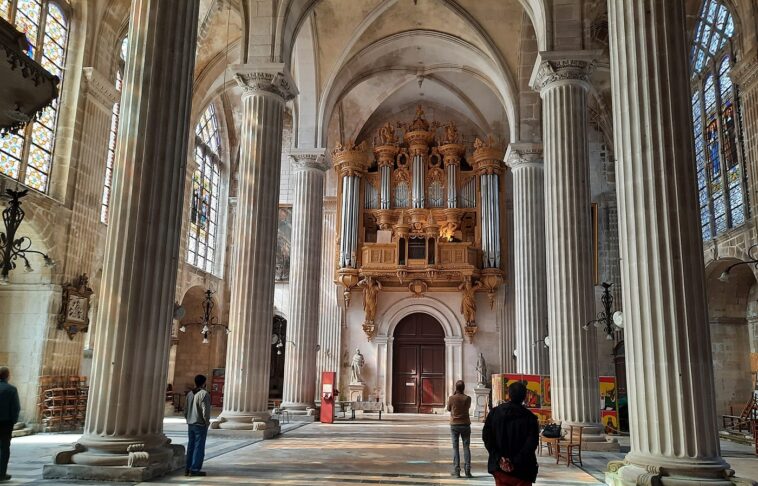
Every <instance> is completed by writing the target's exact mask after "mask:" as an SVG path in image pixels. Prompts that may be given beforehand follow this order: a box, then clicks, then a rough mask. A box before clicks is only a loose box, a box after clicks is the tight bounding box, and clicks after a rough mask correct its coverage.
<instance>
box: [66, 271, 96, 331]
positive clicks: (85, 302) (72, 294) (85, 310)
mask: <svg viewBox="0 0 758 486" xmlns="http://www.w3.org/2000/svg"><path fill="white" fill-rule="evenodd" d="M88 285H89V278H88V277H87V274H86V273H85V274H83V275H81V276H79V277H77V278H76V279H75V280H74V281H73V282H72V283H70V284H68V285H65V286H64V287H63V298H62V302H61V310H60V313H59V314H58V329H62V330H64V331H66V333H67V334H68V337H69V339H74V336H76V333H78V332H87V330H88V329H89V300H90V297H91V296H92V293H93V292H92V289H91V288H89V286H88Z"/></svg>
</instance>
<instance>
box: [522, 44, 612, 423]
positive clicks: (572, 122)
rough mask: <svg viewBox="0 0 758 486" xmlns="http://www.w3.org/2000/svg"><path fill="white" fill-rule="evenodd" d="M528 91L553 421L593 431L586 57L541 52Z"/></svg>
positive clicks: (596, 410) (596, 404)
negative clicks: (540, 168) (536, 150)
mask: <svg viewBox="0 0 758 486" xmlns="http://www.w3.org/2000/svg"><path fill="white" fill-rule="evenodd" d="M540 57H541V59H540V67H539V69H538V72H537V73H536V79H535V80H534V83H533V84H534V85H535V86H536V88H537V89H538V90H539V91H540V96H541V97H542V102H543V105H542V113H543V123H544V160H545V169H544V171H545V214H546V220H545V236H546V255H547V259H546V263H547V268H548V269H550V271H549V273H548V274H547V309H548V328H549V335H550V339H551V345H550V370H551V375H550V376H551V378H552V411H553V418H555V419H556V420H560V421H563V422H567V423H573V424H582V425H587V426H591V427H593V426H594V427H596V428H595V429H594V430H592V429H591V430H586V431H585V435H586V436H587V437H589V436H591V435H593V433H594V434H599V432H600V429H599V422H600V410H599V409H600V407H599V396H600V395H599V390H598V387H599V385H598V371H597V347H596V345H595V331H594V329H592V330H590V331H589V332H587V331H584V330H583V329H582V325H584V324H585V323H586V322H587V321H588V320H589V319H590V318H591V317H592V315H593V308H594V307H593V306H592V295H593V291H592V253H591V249H590V241H591V238H592V232H591V228H590V174H589V158H588V144H587V90H588V88H589V84H588V78H589V72H590V71H591V68H592V62H591V58H590V56H589V55H588V53H586V52H566V53H559V52H549V53H547V52H543V53H540Z"/></svg>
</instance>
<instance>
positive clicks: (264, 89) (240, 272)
mask: <svg viewBox="0 0 758 486" xmlns="http://www.w3.org/2000/svg"><path fill="white" fill-rule="evenodd" d="M232 70H233V71H234V72H235V79H236V80H237V83H238V84H239V86H240V87H241V88H242V90H243V96H242V104H243V120H242V130H241V133H242V139H241V146H240V164H239V193H238V196H237V205H238V209H237V220H236V221H235V225H234V239H235V241H236V247H235V252H236V255H235V256H236V258H235V260H236V265H235V266H234V267H233V268H232V286H231V298H230V307H229V328H230V331H231V332H230V334H229V340H228V344H227V355H226V386H225V392H224V410H223V412H222V414H221V419H220V420H219V425H220V427H222V428H233V429H253V428H254V429H256V430H260V429H266V428H272V427H268V426H267V425H265V422H267V421H268V419H269V417H270V415H269V412H268V386H269V365H270V358H271V326H272V323H273V318H274V285H273V282H274V250H275V248H276V228H277V210H278V203H279V178H280V164H281V151H282V128H283V122H282V115H283V111H284V103H285V101H286V100H287V99H289V98H290V97H292V96H294V94H295V93H296V90H295V88H294V85H293V83H292V81H291V79H290V78H289V76H288V75H287V74H286V72H285V71H284V65H281V64H269V65H241V66H234V67H232ZM254 422H256V423H255V424H254Z"/></svg>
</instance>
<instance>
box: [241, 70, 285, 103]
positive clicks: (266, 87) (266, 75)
mask: <svg viewBox="0 0 758 486" xmlns="http://www.w3.org/2000/svg"><path fill="white" fill-rule="evenodd" d="M229 70H230V71H231V73H232V75H233V76H234V80H235V81H237V85H238V86H239V87H240V88H242V96H243V97H245V96H253V95H261V94H264V95H265V94H269V95H275V96H278V97H279V98H281V99H282V100H283V101H285V102H286V101H289V100H291V99H293V98H295V96H297V95H298V93H299V92H298V90H297V87H296V86H295V81H294V80H293V79H292V75H290V73H289V71H288V70H287V68H286V67H285V65H284V64H283V63H268V64H237V65H234V66H230V67H229Z"/></svg>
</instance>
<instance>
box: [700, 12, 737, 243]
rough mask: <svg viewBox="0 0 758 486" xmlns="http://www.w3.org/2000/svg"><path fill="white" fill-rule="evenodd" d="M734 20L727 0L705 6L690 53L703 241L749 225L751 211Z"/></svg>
mask: <svg viewBox="0 0 758 486" xmlns="http://www.w3.org/2000/svg"><path fill="white" fill-rule="evenodd" d="M733 34H734V20H733V18H732V14H731V12H730V11H729V9H728V8H727V7H726V5H724V3H723V1H721V0H705V1H704V2H703V6H702V9H701V11H700V19H699V21H698V25H697V28H696V30H695V39H694V42H693V45H692V50H691V51H690V62H691V69H692V120H693V131H694V139H695V166H696V169H697V186H698V207H699V214H700V225H701V228H702V236H703V240H710V239H712V238H713V237H714V236H716V235H718V234H720V233H723V232H724V231H727V230H729V229H730V228H734V227H735V226H739V225H741V224H743V223H744V222H745V220H746V216H747V214H746V213H747V211H748V206H747V201H746V192H745V171H744V168H743V162H742V148H741V147H742V140H741V136H742V133H741V129H740V126H739V119H740V117H739V105H738V100H737V97H736V95H735V86H734V85H733V83H732V80H731V78H730V77H729V72H730V70H731V68H732V62H733V55H732V52H731V43H730V42H729V39H730V38H731V36H732V35H733Z"/></svg>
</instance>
